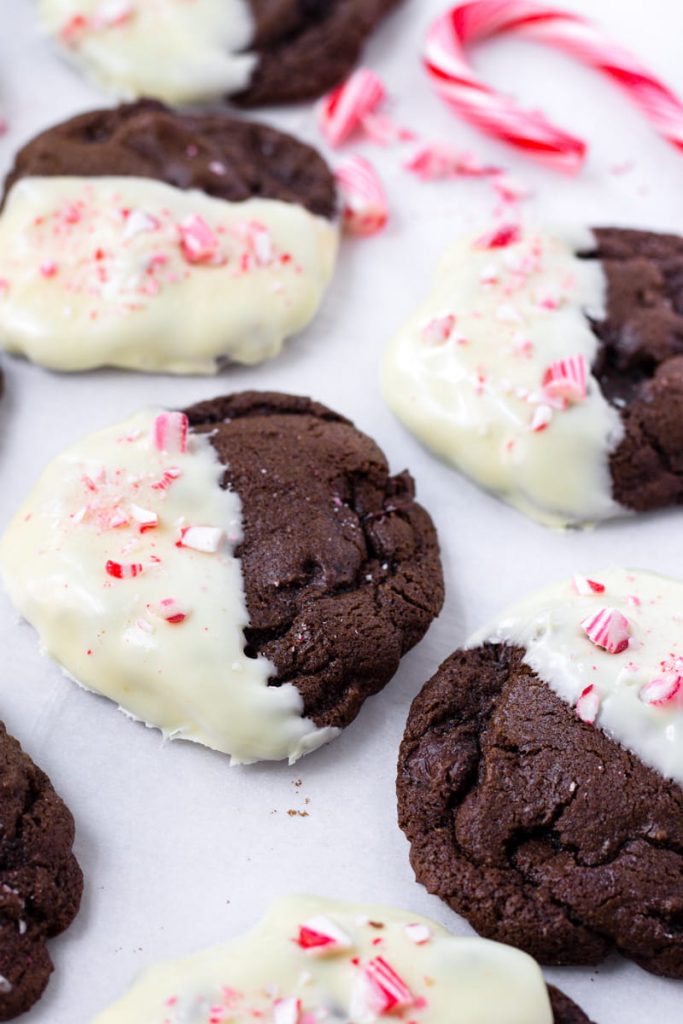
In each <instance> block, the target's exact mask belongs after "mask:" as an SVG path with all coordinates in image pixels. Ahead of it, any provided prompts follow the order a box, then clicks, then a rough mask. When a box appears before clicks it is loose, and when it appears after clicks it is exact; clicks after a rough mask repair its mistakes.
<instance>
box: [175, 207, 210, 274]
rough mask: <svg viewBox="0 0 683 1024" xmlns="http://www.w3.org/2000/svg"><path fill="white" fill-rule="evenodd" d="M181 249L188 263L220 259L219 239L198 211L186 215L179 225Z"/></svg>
mask: <svg viewBox="0 0 683 1024" xmlns="http://www.w3.org/2000/svg"><path fill="white" fill-rule="evenodd" d="M178 233H179V235H180V251H181V252H182V254H183V256H184V258H185V259H186V260H187V262H188V263H197V264H202V263H216V262H217V261H218V259H219V241H218V238H217V236H216V235H215V234H214V233H213V231H212V230H211V228H210V227H209V225H208V224H207V223H206V221H205V220H204V218H203V217H200V216H199V214H198V213H194V214H192V215H191V216H190V217H186V218H185V220H184V221H183V222H182V223H181V224H179V225H178Z"/></svg>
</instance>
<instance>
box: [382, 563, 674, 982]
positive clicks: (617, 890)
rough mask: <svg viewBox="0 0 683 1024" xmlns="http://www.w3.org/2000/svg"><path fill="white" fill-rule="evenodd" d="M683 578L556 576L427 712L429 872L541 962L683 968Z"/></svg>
mask: <svg viewBox="0 0 683 1024" xmlns="http://www.w3.org/2000/svg"><path fill="white" fill-rule="evenodd" d="M682 751H683V581H681V580H678V579H671V578H669V577H664V576H659V575H657V574H655V573H649V572H645V571H642V570H629V569H608V570H603V571H600V572H595V573H591V574H590V575H587V576H586V575H576V576H574V577H573V579H571V580H567V581H564V582H562V583H559V584H555V585H553V586H549V587H547V588H545V589H544V590H541V591H540V592H538V593H536V594H532V595H531V596H530V597H528V598H526V599H524V600H522V601H520V602H519V603H517V604H515V605H513V606H512V607H510V608H508V609H507V610H505V611H503V612H502V613H501V615H499V616H498V617H497V618H496V620H495V621H494V622H493V623H491V624H489V625H488V626H486V627H485V628H483V629H482V630H480V631H479V632H477V633H476V634H475V635H474V636H473V637H472V638H471V639H470V640H469V641H468V643H467V644H466V645H465V646H464V647H462V648H461V649H459V650H457V651H455V652H454V653H453V654H452V655H451V656H450V658H448V659H447V660H446V661H445V662H444V663H443V664H442V665H441V666H440V668H439V669H438V671H437V672H436V674H435V675H434V676H433V677H432V679H431V680H429V681H428V682H427V683H426V684H425V686H424V688H423V690H422V692H421V693H420V695H419V696H418V697H417V698H416V700H415V701H414V703H413V706H412V708H411V711H410V715H409V718H408V724H407V727H406V732H405V736H404V739H403V743H402V746H401V753H400V756H399V768H398V796H399V820H400V824H401V827H402V828H403V830H404V831H405V832H406V834H407V836H408V838H409V839H410V842H411V863H412V865H413V868H414V870H415V873H416V877H417V879H418V880H419V881H420V882H422V883H423V884H424V885H425V886H426V887H427V889H428V890H429V891H430V892H433V893H436V894H438V895H439V896H440V897H441V898H442V899H443V900H445V902H447V903H448V904H449V905H450V906H451V907H452V908H453V909H454V910H456V911H457V912H458V913H461V914H463V916H465V917H466V918H467V919H468V920H469V922H470V923H471V924H472V925H473V926H474V927H475V928H476V929H477V931H478V932H480V934H482V935H485V936H486V937H487V938H492V939H497V940H498V941H502V942H510V943H512V944H514V945H516V946H519V948H521V949H524V950H525V951H526V952H528V953H530V954H531V955H532V956H534V957H536V958H537V959H538V960H540V962H541V963H548V964H584V965H587V964H598V963H600V962H601V961H602V960H603V959H604V958H605V957H606V956H608V955H609V954H610V953H613V952H618V953H621V954H622V955H623V956H625V957H628V958H630V959H632V960H634V961H635V962H636V963H638V964H639V965H640V966H641V967H643V968H644V969H645V970H648V971H651V972H652V973H654V974H657V975H663V976H665V977H671V978H679V979H680V978H683V937H682V936H681V932H680V929H679V928H678V927H677V922H678V916H679V913H680V907H681V905H682V901H683V870H682V868H683V851H682V847H681V836H682V835H683V754H682Z"/></svg>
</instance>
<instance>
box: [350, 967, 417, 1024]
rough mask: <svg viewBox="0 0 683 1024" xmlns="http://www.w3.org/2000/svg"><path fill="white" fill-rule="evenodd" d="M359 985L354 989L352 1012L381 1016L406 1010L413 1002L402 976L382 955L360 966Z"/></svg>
mask: <svg viewBox="0 0 683 1024" xmlns="http://www.w3.org/2000/svg"><path fill="white" fill-rule="evenodd" d="M360 980H361V986H360V987H359V988H357V989H356V991H355V993H354V996H355V1000H354V1002H352V1006H351V1011H352V1014H353V1013H354V1011H355V1012H357V1013H358V1014H359V1015H361V1014H365V1013H367V1012H368V1011H369V1012H371V1013H375V1014H377V1016H379V1017H383V1016H384V1015H385V1014H390V1013H394V1012H396V1011H400V1010H406V1009H408V1008H409V1007H411V1006H413V1005H414V1004H415V997H414V996H413V994H412V992H411V991H410V989H409V988H408V986H407V985H406V983H405V982H404V980H403V978H401V976H400V975H399V974H397V973H396V971H395V970H394V969H393V967H392V966H391V965H390V964H389V963H387V961H386V960H385V959H384V957H381V956H377V957H375V958H374V960H371V961H370V962H369V963H367V964H365V965H364V966H363V968H362V975H361V979H360Z"/></svg>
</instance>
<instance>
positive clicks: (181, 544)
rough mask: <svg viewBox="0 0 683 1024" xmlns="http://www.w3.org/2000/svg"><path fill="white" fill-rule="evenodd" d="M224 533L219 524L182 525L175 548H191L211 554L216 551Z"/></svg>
mask: <svg viewBox="0 0 683 1024" xmlns="http://www.w3.org/2000/svg"><path fill="white" fill-rule="evenodd" d="M223 537H224V533H223V530H222V529H221V528H220V526H183V527H182V528H181V530H180V537H179V538H178V540H177V541H176V547H177V548H192V549H193V551H202V552H204V554H207V555H213V554H215V553H216V551H218V548H219V547H220V545H221V541H222V540H223Z"/></svg>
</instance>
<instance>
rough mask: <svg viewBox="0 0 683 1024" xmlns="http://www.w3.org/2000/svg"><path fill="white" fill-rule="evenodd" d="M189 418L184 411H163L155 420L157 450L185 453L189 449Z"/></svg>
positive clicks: (175, 453) (174, 453) (169, 452)
mask: <svg viewBox="0 0 683 1024" xmlns="http://www.w3.org/2000/svg"><path fill="white" fill-rule="evenodd" d="M188 426H189V420H188V418H187V416H186V415H185V413H184V412H162V413H160V414H159V415H158V416H157V418H156V419H155V421H154V445H155V447H156V449H157V451H160V452H167V453H168V454H173V455H183V454H184V453H185V452H186V451H187V430H188Z"/></svg>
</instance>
